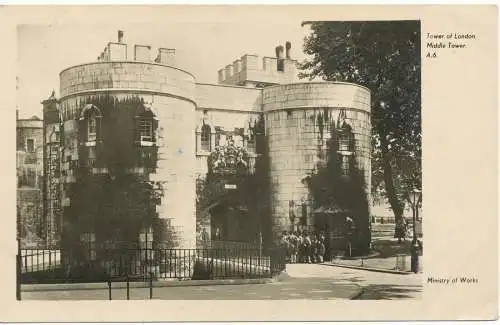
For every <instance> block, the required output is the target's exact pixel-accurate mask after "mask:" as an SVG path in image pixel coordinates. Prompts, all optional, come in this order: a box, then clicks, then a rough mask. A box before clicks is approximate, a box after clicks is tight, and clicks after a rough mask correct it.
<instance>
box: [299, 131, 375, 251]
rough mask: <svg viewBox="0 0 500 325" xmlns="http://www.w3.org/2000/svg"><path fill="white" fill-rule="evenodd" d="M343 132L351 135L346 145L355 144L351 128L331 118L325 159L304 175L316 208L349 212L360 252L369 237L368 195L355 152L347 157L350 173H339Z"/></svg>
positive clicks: (367, 242) (368, 241)
mask: <svg viewBox="0 0 500 325" xmlns="http://www.w3.org/2000/svg"><path fill="white" fill-rule="evenodd" d="M342 133H344V135H350V136H349V139H350V144H349V146H350V147H351V148H355V140H354V136H352V130H351V128H350V127H349V126H348V125H345V126H339V125H337V126H336V125H335V123H334V122H331V124H330V139H329V140H328V142H327V152H326V161H325V162H322V163H319V164H318V166H317V169H316V171H315V172H313V173H312V174H311V175H310V176H308V177H307V178H306V179H307V184H308V187H309V190H310V193H311V196H312V198H313V201H314V205H315V208H320V207H323V208H330V207H335V208H337V209H340V210H344V211H349V212H350V215H351V217H352V219H353V220H354V223H355V225H356V243H355V245H356V248H357V250H356V251H357V253H358V254H359V253H361V254H362V253H365V252H367V251H368V249H369V244H370V241H371V238H370V228H369V206H368V198H367V195H366V192H365V180H364V175H363V172H362V171H361V170H359V168H358V165H357V160H356V156H355V155H351V156H350V158H349V176H348V177H346V176H344V175H343V173H342V156H341V154H340V153H339V139H340V137H341V135H343V134H342ZM351 151H353V150H351ZM329 217H335V216H329Z"/></svg>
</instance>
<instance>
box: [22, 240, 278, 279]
mask: <svg viewBox="0 0 500 325" xmlns="http://www.w3.org/2000/svg"><path fill="white" fill-rule="evenodd" d="M285 255H286V254H285V251H284V249H283V248H282V247H273V248H267V249H254V248H244V247H237V246H233V247H230V248H227V247H226V248H198V249H163V248H129V249H106V248H88V249H85V250H79V254H65V253H64V252H63V251H61V250H55V249H21V250H20V252H19V255H18V276H19V279H20V281H21V283H44V282H45V283H60V282H103V281H109V280H112V281H114V282H116V281H135V280H137V281H142V280H145V279H149V278H153V279H154V280H161V279H165V280H167V279H177V280H190V279H231V278H232V279H234V278H266V277H272V276H274V275H277V274H279V273H280V272H281V271H283V270H284V269H285Z"/></svg>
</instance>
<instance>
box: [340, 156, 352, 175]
mask: <svg viewBox="0 0 500 325" xmlns="http://www.w3.org/2000/svg"><path fill="white" fill-rule="evenodd" d="M341 157H342V175H343V176H349V170H350V168H349V167H350V164H349V156H347V155H342V156H341Z"/></svg>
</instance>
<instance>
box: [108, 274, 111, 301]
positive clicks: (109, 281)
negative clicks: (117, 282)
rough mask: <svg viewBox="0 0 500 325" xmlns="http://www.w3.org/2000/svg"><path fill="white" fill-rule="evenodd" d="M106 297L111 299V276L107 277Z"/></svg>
mask: <svg viewBox="0 0 500 325" xmlns="http://www.w3.org/2000/svg"><path fill="white" fill-rule="evenodd" d="M108 297H109V300H111V278H110V277H108Z"/></svg>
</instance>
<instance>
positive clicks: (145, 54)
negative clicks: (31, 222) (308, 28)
mask: <svg viewBox="0 0 500 325" xmlns="http://www.w3.org/2000/svg"><path fill="white" fill-rule="evenodd" d="M129 50H130V49H129V48H128V45H127V44H126V43H125V42H124V41H123V33H122V32H120V33H119V36H118V40H117V42H110V43H109V44H108V45H107V46H106V47H105V49H104V50H103V52H102V53H101V54H100V55H99V56H98V58H97V61H95V62H91V63H83V64H79V65H76V66H72V67H69V68H67V69H65V70H63V71H62V72H61V73H60V98H57V99H56V98H55V97H54V96H53V95H52V96H51V97H50V98H49V99H47V100H45V101H43V108H44V124H43V136H44V148H45V151H44V153H45V158H44V162H45V166H44V171H45V175H46V181H45V185H44V192H45V195H46V198H47V199H46V201H45V206H44V216H45V220H46V225H47V227H46V231H47V232H46V234H47V238H48V239H49V241H55V242H57V241H58V240H62V241H63V242H64V238H63V237H66V240H68V241H70V242H72V244H70V243H68V245H69V246H74V247H76V246H77V245H76V244H77V243H78V244H79V245H80V244H82V243H83V244H85V245H87V246H89V245H90V247H91V246H92V245H108V246H113V245H114V244H113V243H116V242H120V241H121V240H125V239H127V238H128V240H130V238H132V239H133V240H135V241H137V242H138V243H139V244H140V243H141V242H142V241H143V240H144V237H145V236H147V234H149V233H150V231H151V229H152V228H154V233H155V234H153V235H151V236H155V238H156V237H157V236H159V238H164V239H165V238H166V236H167V237H168V238H171V240H170V242H169V246H170V247H176V248H194V247H196V243H197V239H198V238H199V237H200V236H201V234H202V233H203V234H206V235H207V236H209V237H211V238H212V239H221V240H230V241H232V240H234V241H236V240H245V241H253V240H257V239H258V238H259V236H261V233H262V229H261V227H262V225H261V224H260V225H259V222H258V221H257V219H256V218H258V216H255V214H258V211H255V210H253V209H252V207H251V206H249V205H251V204H249V203H248V202H249V201H248V199H249V197H252V196H255V195H257V194H255V193H251V192H249V191H248V189H249V188H250V187H249V186H251V184H250V185H249V183H251V182H249V181H248V179H250V178H251V175H254V174H255V173H256V165H258V160H259V157H263V156H266V157H267V158H268V163H269V165H268V169H269V172H268V173H267V174H266V175H267V176H266V177H267V181H268V182H269V186H270V191H269V202H270V207H269V208H270V211H271V215H270V216H269V218H270V220H269V221H270V222H269V227H270V228H271V229H270V232H269V233H270V236H272V237H273V238H278V237H279V236H280V235H281V233H282V232H283V231H289V230H297V229H314V227H315V223H316V218H315V213H314V209H313V208H312V202H311V196H310V194H309V191H308V188H307V186H306V184H305V183H304V179H305V178H306V177H307V176H308V175H309V174H310V173H311V172H312V171H314V170H315V168H316V166H317V163H318V162H319V161H321V160H322V159H323V160H324V155H323V156H322V155H321V153H322V152H324V151H325V150H326V146H327V144H326V142H327V140H328V138H329V136H330V132H329V128H330V126H331V125H338V124H342V125H349V126H350V130H351V131H352V133H351V134H352V137H353V139H344V140H341V142H342V143H341V144H340V146H339V151H338V154H339V155H340V156H341V157H342V162H343V170H344V171H345V173H348V172H349V161H351V160H350V159H349V157H350V156H353V155H355V156H356V157H357V160H356V161H357V164H358V166H357V167H358V168H359V169H360V170H361V171H362V172H363V173H364V177H365V183H366V185H367V186H366V191H367V195H369V189H370V179H371V176H370V175H371V168H370V166H371V165H370V132H371V125H370V91H369V90H368V89H366V88H364V87H361V86H359V85H355V84H349V83H341V82H299V81H298V79H297V61H296V60H294V59H292V57H291V44H290V43H288V42H287V43H286V44H285V47H283V46H277V47H276V49H275V50H276V55H275V56H274V57H258V56H256V55H248V54H247V55H243V56H242V57H241V58H239V59H236V60H235V61H234V62H231V63H229V64H228V65H227V66H225V67H224V68H223V69H221V70H219V71H218V84H206V83H198V82H197V81H196V77H195V76H194V75H192V74H191V73H190V72H188V71H185V70H183V69H181V68H180V67H178V66H177V65H176V63H175V50H174V49H167V48H160V49H158V52H157V56H156V58H155V59H153V57H152V53H151V47H150V46H147V45H135V46H134V47H133V48H132V49H131V51H129ZM129 52H132V55H130V53H129ZM259 125H260V126H263V128H262V129H260V131H259V127H258V126H259ZM259 137H261V139H262V138H265V141H266V146H265V149H264V151H263V149H262V148H263V147H262V146H261V148H260V149H258V148H257V147H258V145H257V142H258V140H259ZM351 140H355V141H354V142H353V141H351ZM352 143H355V144H356V145H355V146H354V145H351V144H352ZM241 171H243V172H241ZM211 175H212V176H213V175H218V176H219V177H218V178H217V179H218V180H219V182H218V183H217V186H216V187H217V189H212V190H211V191H209V192H208V193H205V194H202V193H201V192H202V191H203V189H202V187H203V186H201V184H204V182H206V180H207V177H208V178H210V176H211ZM236 176H238V177H236ZM346 176H348V175H346ZM134 184H135V185H134ZM132 193H134V195H132ZM145 193H147V195H148V196H143V198H151V200H149V201H147V202H150V203H151V204H150V205H148V204H146V205H141V203H140V202H139V201H141V200H139V201H137V202H136V201H134V198H133V197H132V196H136V197H142V196H141V195H143V194H144V195H146V194H145ZM254 194H255V195H254ZM152 197H154V198H152ZM141 202H143V203H144V202H145V201H144V200H142V201H141ZM124 207H127V209H128V210H126V209H125V208H124ZM152 216H155V217H156V218H157V219H158V220H156V221H154V220H153V219H154V218H152ZM126 222H129V223H130V224H131V225H132V224H133V225H134V227H135V228H134V229H136V230H137V231H136V232H135V233H133V234H131V233H130V231H129V230H130V229H127V228H120V227H117V225H120V224H122V223H126ZM155 222H158V224H156V223H155ZM154 225H155V226H154ZM153 226H154V227H153ZM159 229H161V230H159ZM61 235H62V237H61ZM141 245H142V244H141ZM146 245H147V244H146ZM80 246H81V245H80Z"/></svg>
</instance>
